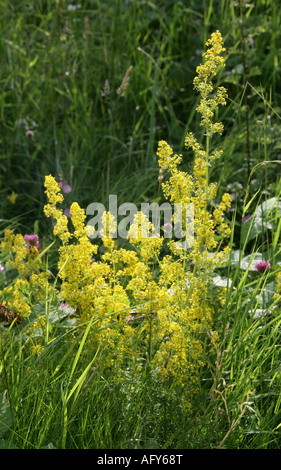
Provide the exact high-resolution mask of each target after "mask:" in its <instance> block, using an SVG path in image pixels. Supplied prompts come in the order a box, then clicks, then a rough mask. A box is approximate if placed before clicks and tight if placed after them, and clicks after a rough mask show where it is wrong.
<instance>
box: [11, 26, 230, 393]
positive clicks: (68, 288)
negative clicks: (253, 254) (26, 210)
mask: <svg viewBox="0 0 281 470" xmlns="http://www.w3.org/2000/svg"><path fill="white" fill-rule="evenodd" d="M207 46H208V49H207V51H206V52H205V54H204V59H205V60H204V64H203V65H200V66H199V67H198V68H197V76H196V78H195V79H194V86H195V89H196V90H198V91H199V92H200V94H201V101H200V104H199V106H198V108H197V110H198V112H199V113H200V114H201V116H202V120H201V125H202V126H203V127H204V129H205V136H206V137H205V146H204V148H203V146H201V145H200V144H199V143H198V142H197V140H196V138H195V136H194V135H193V134H191V133H189V134H188V135H187V136H186V146H187V147H188V148H192V149H193V151H194V153H195V160H194V166H193V172H192V174H188V173H185V172H183V171H181V170H179V168H178V166H179V164H180V162H181V160H182V156H181V155H175V154H173V151H172V149H171V147H170V146H169V145H168V144H167V143H166V142H164V141H161V142H159V147H158V151H157V155H158V158H159V166H160V170H161V176H164V175H165V176H166V175H168V174H169V178H168V179H167V178H166V181H164V180H163V181H161V182H162V188H163V192H164V196H165V197H166V198H167V199H168V200H169V201H170V203H171V204H174V203H181V204H182V206H183V207H184V206H186V205H187V204H191V205H193V207H194V243H193V245H191V247H188V246H186V247H185V248H186V249H179V246H178V245H177V243H176V242H175V241H174V240H171V241H169V242H168V248H169V254H167V255H165V256H163V255H162V254H161V253H162V252H161V249H162V245H163V242H164V238H163V237H162V236H160V235H159V234H157V235H156V232H155V231H154V227H153V225H152V223H151V222H150V221H149V220H148V218H147V217H146V216H145V215H144V214H143V213H141V212H139V213H138V214H137V215H136V216H135V219H134V223H133V224H132V226H131V227H130V230H129V232H128V241H129V243H130V245H131V249H124V248H118V245H117V243H116V240H114V239H113V238H112V235H113V234H114V233H115V232H116V229H117V225H116V220H115V219H114V217H113V216H112V215H111V214H110V213H109V212H104V215H103V230H102V232H101V237H102V242H103V245H104V248H105V252H104V254H103V255H102V256H101V259H100V260H94V259H93V256H95V255H96V254H97V246H96V245H94V244H93V242H92V241H91V240H90V238H89V235H90V233H89V232H88V230H89V227H88V226H86V225H85V220H86V215H85V211H84V210H83V209H81V208H80V207H79V205H78V204H77V203H76V202H74V203H73V204H72V205H71V207H70V213H71V219H69V218H68V217H66V216H65V215H64V214H63V211H62V210H61V209H60V208H58V206H59V204H61V203H62V202H63V195H62V193H61V188H60V186H59V184H58V183H57V182H56V180H55V178H53V177H52V176H51V175H50V176H47V177H46V178H45V187H46V195H47V198H48V203H47V204H46V206H45V208H44V211H45V214H46V215H47V216H48V217H52V218H53V219H54V220H55V225H54V229H53V232H54V235H55V236H57V237H59V239H60V241H61V245H60V248H59V262H58V276H59V278H60V280H61V284H60V294H61V297H62V299H63V300H64V302H67V303H68V304H69V306H70V307H72V308H74V309H75V311H76V312H77V314H78V316H79V322H80V325H81V328H85V325H86V324H87V323H88V321H89V320H93V319H94V321H93V322H92V327H91V333H90V335H89V336H88V338H89V339H90V346H89V347H91V348H92V349H94V350H96V351H97V350H98V351H99V363H103V364H104V365H107V366H108V367H109V369H111V370H112V371H114V376H115V378H116V379H117V380H118V379H122V378H123V377H124V375H125V374H127V373H128V370H133V369H134V370H136V371H137V373H138V375H139V374H140V373H141V371H142V370H143V369H144V368H145V369H146V370H147V368H148V370H149V373H150V374H151V375H153V376H154V377H155V378H156V379H158V380H170V381H173V382H174V383H175V384H177V385H180V386H182V387H185V391H186V397H187V401H188V397H189V396H190V395H191V394H193V393H194V392H195V391H196V390H197V389H198V383H199V371H200V367H201V366H202V365H204V343H205V341H206V338H207V332H208V331H209V330H211V327H212V318H213V310H212V308H211V304H210V303H209V298H208V294H209V286H210V283H211V276H212V273H213V271H214V269H215V268H216V267H217V266H218V265H219V264H220V263H221V262H222V261H224V260H225V259H226V258H227V255H228V254H229V248H228V247H224V248H222V249H221V246H220V244H221V243H222V241H223V239H224V238H225V237H228V236H229V234H230V229H229V228H228V225H227V224H226V223H225V220H224V212H225V211H226V209H227V208H228V207H229V206H230V203H231V198H230V196H229V195H228V194H224V195H223V197H222V201H221V202H220V204H218V205H217V206H215V199H216V196H217V185H216V184H215V183H210V181H209V167H210V165H211V163H213V161H214V160H215V159H216V158H218V157H219V156H220V155H221V151H219V150H215V151H213V152H211V151H210V147H211V145H210V141H211V137H212V135H213V134H214V133H219V134H221V133H222V130H223V126H222V124H221V123H214V122H213V116H214V112H215V110H216V109H217V107H218V105H219V104H222V105H225V104H226V97H227V93H226V90H225V89H224V88H222V87H219V88H218V89H217V91H216V92H213V85H212V81H211V79H212V78H213V77H214V76H215V75H216V74H217V71H218V68H219V67H221V66H224V59H223V57H222V56H221V53H222V52H223V51H224V49H223V41H222V37H221V35H220V33H219V32H216V33H214V34H212V36H211V39H210V40H209V41H208V42H207ZM161 180H162V177H161ZM213 207H215V208H214V209H213V210H212V208H213ZM142 230H144V231H147V233H149V234H150V236H149V237H143V236H142ZM153 233H154V235H153ZM9 237H11V234H9V236H8V238H7V239H6V241H5V243H6V245H5V247H6V248H7V247H8V246H7V243H10V242H9V240H10V238H9ZM13 240H14V239H13ZM18 248H19V255H20V253H21V252H22V251H23V253H24V255H25V254H26V253H25V252H24V250H23V247H21V246H19V247H18ZM156 266H157V269H155V268H156ZM13 307H16V305H15V304H14V305H13ZM213 337H215V334H214V335H213Z"/></svg>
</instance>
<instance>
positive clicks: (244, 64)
mask: <svg viewBox="0 0 281 470" xmlns="http://www.w3.org/2000/svg"><path fill="white" fill-rule="evenodd" d="M240 15H241V22H240V24H241V38H242V61H243V74H244V83H245V85H244V86H245V93H244V100H245V108H246V109H245V113H246V129H247V134H246V135H247V144H246V145H247V176H248V183H250V175H251V150H250V128H249V105H248V96H247V90H246V87H247V75H248V71H247V64H246V48H245V31H244V0H240Z"/></svg>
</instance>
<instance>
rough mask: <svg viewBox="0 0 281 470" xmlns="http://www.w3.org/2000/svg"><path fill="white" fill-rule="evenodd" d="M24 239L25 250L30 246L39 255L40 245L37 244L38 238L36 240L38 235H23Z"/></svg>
mask: <svg viewBox="0 0 281 470" xmlns="http://www.w3.org/2000/svg"><path fill="white" fill-rule="evenodd" d="M24 239H25V241H26V243H27V246H26V247H27V248H28V247H29V246H30V247H31V246H35V248H36V249H37V251H38V252H39V253H40V244H39V238H38V235H36V233H34V234H33V235H27V234H26V235H25V236H24Z"/></svg>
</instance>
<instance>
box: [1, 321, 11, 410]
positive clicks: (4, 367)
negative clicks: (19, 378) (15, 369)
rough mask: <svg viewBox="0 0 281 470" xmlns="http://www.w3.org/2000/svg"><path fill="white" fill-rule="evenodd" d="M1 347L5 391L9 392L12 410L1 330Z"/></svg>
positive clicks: (9, 396)
mask: <svg viewBox="0 0 281 470" xmlns="http://www.w3.org/2000/svg"><path fill="white" fill-rule="evenodd" d="M0 345H1V356H2V362H3V372H4V382H5V389H6V390H7V397H8V400H9V403H10V406H11V408H12V402H11V395H10V388H9V382H8V374H7V369H6V362H5V353H4V345H3V337H2V331H1V328H0Z"/></svg>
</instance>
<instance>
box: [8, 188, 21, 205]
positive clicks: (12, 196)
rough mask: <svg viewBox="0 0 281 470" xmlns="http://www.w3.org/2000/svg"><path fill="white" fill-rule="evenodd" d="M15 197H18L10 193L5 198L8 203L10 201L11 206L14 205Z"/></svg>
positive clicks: (13, 192)
mask: <svg viewBox="0 0 281 470" xmlns="http://www.w3.org/2000/svg"><path fill="white" fill-rule="evenodd" d="M17 197H18V194H17V193H15V191H12V193H11V194H9V196H7V199H9V201H10V202H11V203H12V204H15V203H16V199H17Z"/></svg>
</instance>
